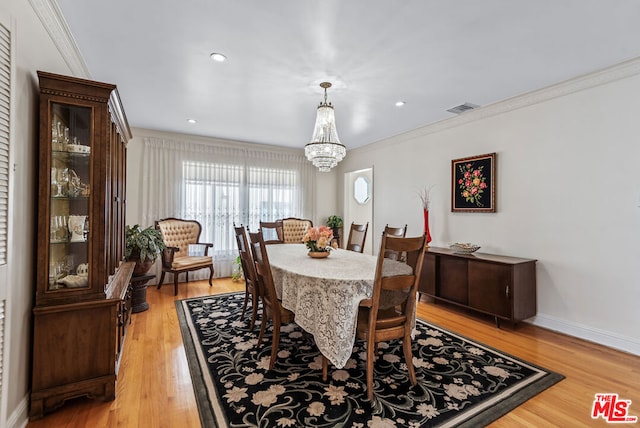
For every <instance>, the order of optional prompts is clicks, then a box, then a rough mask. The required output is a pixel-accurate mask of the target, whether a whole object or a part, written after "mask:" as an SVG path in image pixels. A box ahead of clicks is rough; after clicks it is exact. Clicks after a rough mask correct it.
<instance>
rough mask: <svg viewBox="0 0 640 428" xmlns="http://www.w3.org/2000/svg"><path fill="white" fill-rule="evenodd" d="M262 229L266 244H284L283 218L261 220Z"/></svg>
mask: <svg viewBox="0 0 640 428" xmlns="http://www.w3.org/2000/svg"><path fill="white" fill-rule="evenodd" d="M260 231H261V232H262V237H263V238H264V243H265V244H267V245H268V244H284V226H283V224H282V220H276V221H261V222H260Z"/></svg>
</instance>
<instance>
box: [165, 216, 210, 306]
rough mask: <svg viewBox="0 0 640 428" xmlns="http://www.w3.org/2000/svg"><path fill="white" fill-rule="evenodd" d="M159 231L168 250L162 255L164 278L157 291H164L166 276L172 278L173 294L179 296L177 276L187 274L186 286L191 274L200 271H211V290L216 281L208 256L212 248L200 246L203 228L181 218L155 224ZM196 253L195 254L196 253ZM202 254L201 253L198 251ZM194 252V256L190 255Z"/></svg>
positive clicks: (195, 222) (202, 244) (208, 245)
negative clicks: (168, 274) (167, 274)
mask: <svg viewBox="0 0 640 428" xmlns="http://www.w3.org/2000/svg"><path fill="white" fill-rule="evenodd" d="M155 225H156V229H158V230H160V233H161V234H162V239H163V241H164V244H165V245H166V246H167V248H166V249H165V250H164V251H163V253H162V275H160V281H159V282H158V288H160V287H162V283H163V282H164V275H165V273H167V272H169V273H172V274H173V287H174V294H175V295H176V296H177V295H178V275H179V274H181V273H182V272H185V273H186V282H189V272H190V271H194V270H200V269H205V268H208V269H209V272H210V274H209V286H211V285H213V284H212V282H211V281H212V279H213V259H212V257H211V256H210V255H209V248H211V247H213V244H208V243H202V242H200V233H201V232H202V227H201V225H200V223H198V222H197V221H195V220H182V219H179V218H173V217H170V218H165V219H163V220H158V221H156V223H155ZM194 250H196V251H194ZM198 250H199V251H198ZM190 251H191V253H190Z"/></svg>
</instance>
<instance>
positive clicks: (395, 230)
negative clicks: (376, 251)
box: [384, 223, 407, 260]
mask: <svg viewBox="0 0 640 428" xmlns="http://www.w3.org/2000/svg"><path fill="white" fill-rule="evenodd" d="M384 233H385V234H387V235H389V236H399V237H401V238H404V237H405V236H406V235H407V225H406V224H405V225H404V227H391V226H389V224H388V223H387V225H386V226H385V227H384ZM384 256H385V258H387V259H391V260H398V259H399V258H400V257H401V254H398V253H397V252H396V251H392V250H386V251H385V252H384Z"/></svg>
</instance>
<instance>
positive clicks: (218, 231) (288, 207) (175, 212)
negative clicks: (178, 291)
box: [140, 137, 315, 279]
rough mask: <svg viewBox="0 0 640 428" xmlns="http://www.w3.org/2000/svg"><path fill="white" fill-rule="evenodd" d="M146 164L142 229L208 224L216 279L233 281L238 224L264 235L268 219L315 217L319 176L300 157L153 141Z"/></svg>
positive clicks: (205, 230) (204, 238)
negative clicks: (162, 222)
mask: <svg viewBox="0 0 640 428" xmlns="http://www.w3.org/2000/svg"><path fill="white" fill-rule="evenodd" d="M142 159H143V163H142V174H141V176H142V177H143V180H142V183H141V184H142V186H141V189H140V196H141V204H142V218H141V221H140V224H142V225H151V224H153V223H154V221H156V220H159V219H162V218H167V217H178V218H184V219H193V220H197V221H198V222H200V224H201V225H202V235H201V236H200V241H201V242H207V243H211V244H213V251H212V254H213V257H214V258H213V264H214V269H215V275H216V276H230V275H231V272H232V269H233V261H234V260H235V258H236V257H237V255H238V250H237V248H236V241H235V235H234V233H233V232H234V231H233V224H234V223H235V224H236V225H240V224H243V225H245V226H248V227H249V228H250V229H251V230H257V229H258V226H259V222H260V220H268V221H272V220H275V219H278V218H284V217H304V218H309V217H310V216H312V214H313V212H312V209H313V183H314V177H315V171H314V168H313V165H311V163H310V162H308V161H307V160H306V158H305V157H304V154H301V153H299V151H294V150H290V151H289V150H269V149H264V148H262V147H257V145H249V144H246V145H242V144H234V145H229V144H218V143H217V142H215V141H211V142H206V143H202V142H200V141H190V140H189V139H188V137H185V139H184V140H183V141H175V140H169V139H158V138H153V137H146V138H145V142H144V152H143V156H142ZM203 272H204V273H203V274H206V273H208V272H207V271H203ZM198 274H199V272H194V279H195V278H199V275H198ZM190 277H191V275H190Z"/></svg>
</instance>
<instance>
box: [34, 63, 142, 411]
mask: <svg viewBox="0 0 640 428" xmlns="http://www.w3.org/2000/svg"><path fill="white" fill-rule="evenodd" d="M38 77H39V81H40V147H39V180H38V193H39V197H38V226H37V227H38V228H37V245H38V248H37V261H36V265H37V273H36V285H35V306H34V309H33V314H34V324H33V329H34V330H33V367H32V384H31V408H30V411H29V416H30V418H32V419H36V418H39V417H41V416H43V415H44V414H45V413H47V412H49V411H51V410H54V409H56V408H57V407H59V406H61V405H62V404H64V402H65V401H66V400H68V399H71V398H74V397H80V396H88V397H90V398H96V399H101V400H112V399H114V398H115V383H116V374H117V372H118V364H119V361H120V356H121V353H122V345H123V340H124V335H125V331H126V327H127V324H128V322H129V315H130V308H131V304H130V299H131V297H130V291H129V282H130V278H131V273H132V271H133V263H131V262H123V260H124V227H125V219H124V216H125V206H124V204H125V200H124V197H125V162H126V144H127V141H128V140H129V139H130V138H131V131H130V129H129V125H128V123H127V120H126V116H125V114H124V110H123V109H122V106H121V103H120V98H119V95H118V92H117V89H116V86H115V85H110V84H105V83H99V82H93V81H89V80H83V79H76V78H72V77H67V76H60V75H55V74H51V73H45V72H38Z"/></svg>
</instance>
